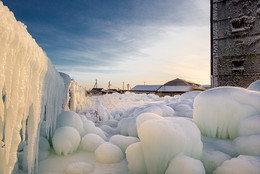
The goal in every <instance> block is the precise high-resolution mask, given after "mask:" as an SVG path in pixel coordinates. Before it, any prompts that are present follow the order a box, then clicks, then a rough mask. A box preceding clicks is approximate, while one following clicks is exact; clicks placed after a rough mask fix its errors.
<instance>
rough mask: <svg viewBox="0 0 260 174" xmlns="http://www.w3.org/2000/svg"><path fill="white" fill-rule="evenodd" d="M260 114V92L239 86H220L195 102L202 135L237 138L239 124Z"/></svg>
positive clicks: (206, 92) (195, 112) (200, 95)
mask: <svg viewBox="0 0 260 174" xmlns="http://www.w3.org/2000/svg"><path fill="white" fill-rule="evenodd" d="M259 114H260V93H259V92H254V91H249V90H246V89H243V88H238V87H219V88H214V89H210V90H207V91H205V92H203V93H201V94H199V95H198V96H197V97H196V98H195V100H194V111H193V118H194V120H195V122H196V123H197V125H198V127H199V129H200V131H201V133H202V135H204V136H207V137H213V138H215V137H216V138H224V139H235V138H236V137H238V136H239V132H243V131H245V130H242V131H239V124H240V122H241V120H243V119H246V118H247V117H250V116H254V115H259Z"/></svg>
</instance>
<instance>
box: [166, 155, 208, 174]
mask: <svg viewBox="0 0 260 174" xmlns="http://www.w3.org/2000/svg"><path fill="white" fill-rule="evenodd" d="M165 174H205V169H204V166H203V164H202V162H201V161H200V160H196V159H194V158H191V157H188V156H185V155H178V156H176V157H175V158H173V159H172V160H171V162H170V164H169V166H168V168H167V170H166V171H165Z"/></svg>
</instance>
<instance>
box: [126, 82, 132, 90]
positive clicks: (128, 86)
mask: <svg viewBox="0 0 260 174" xmlns="http://www.w3.org/2000/svg"><path fill="white" fill-rule="evenodd" d="M126 86H127V90H128V91H129V90H130V88H131V87H130V84H129V83H128V84H127V85H126Z"/></svg>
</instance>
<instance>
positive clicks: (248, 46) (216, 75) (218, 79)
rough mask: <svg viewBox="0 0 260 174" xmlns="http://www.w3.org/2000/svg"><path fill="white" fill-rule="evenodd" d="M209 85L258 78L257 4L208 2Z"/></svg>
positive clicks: (240, 0) (244, 0) (251, 0)
mask: <svg viewBox="0 0 260 174" xmlns="http://www.w3.org/2000/svg"><path fill="white" fill-rule="evenodd" d="M211 78H212V82H211V83H212V86H213V87H216V86H241V87H247V86H248V85H249V84H250V83H252V82H253V81H256V80H258V79H260V2H259V1H257V0H211Z"/></svg>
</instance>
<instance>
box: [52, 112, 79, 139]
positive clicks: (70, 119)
mask: <svg viewBox="0 0 260 174" xmlns="http://www.w3.org/2000/svg"><path fill="white" fill-rule="evenodd" d="M64 126H70V127H73V128H75V129H77V130H78V132H79V134H83V133H84V128H83V123H82V120H81V118H80V116H79V115H78V114H76V113H75V112H73V111H62V113H61V114H60V115H59V116H58V117H57V120H56V128H59V127H64Z"/></svg>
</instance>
